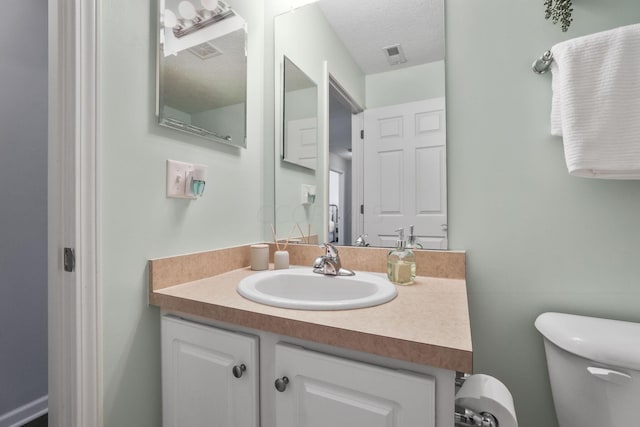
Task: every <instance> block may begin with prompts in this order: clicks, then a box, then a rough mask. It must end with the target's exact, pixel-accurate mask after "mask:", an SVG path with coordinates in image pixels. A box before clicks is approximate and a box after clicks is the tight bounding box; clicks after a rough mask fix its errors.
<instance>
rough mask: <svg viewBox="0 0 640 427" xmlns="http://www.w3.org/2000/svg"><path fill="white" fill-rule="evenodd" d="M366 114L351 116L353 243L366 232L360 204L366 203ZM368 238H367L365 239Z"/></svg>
mask: <svg viewBox="0 0 640 427" xmlns="http://www.w3.org/2000/svg"><path fill="white" fill-rule="evenodd" d="M363 131H364V114H363V113H358V114H354V115H353V116H351V203H352V204H351V243H352V244H353V243H355V241H356V239H357V238H358V237H359V236H361V235H362V234H363V233H364V215H363V214H361V213H360V212H361V211H360V206H362V205H364V196H363V190H364V182H363V181H364V140H363V139H362V138H360V135H361V132H363ZM365 240H366V239H365Z"/></svg>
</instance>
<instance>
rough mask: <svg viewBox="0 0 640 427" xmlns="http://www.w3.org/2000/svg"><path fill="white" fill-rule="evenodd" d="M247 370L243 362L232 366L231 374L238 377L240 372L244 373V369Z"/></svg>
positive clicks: (240, 374)
mask: <svg viewBox="0 0 640 427" xmlns="http://www.w3.org/2000/svg"><path fill="white" fill-rule="evenodd" d="M246 370H247V366H246V365H245V364H244V363H243V364H241V365H236V366H234V367H233V369H232V370H231V372H233V376H234V377H236V378H240V377H241V376H242V374H243V373H244V371H246Z"/></svg>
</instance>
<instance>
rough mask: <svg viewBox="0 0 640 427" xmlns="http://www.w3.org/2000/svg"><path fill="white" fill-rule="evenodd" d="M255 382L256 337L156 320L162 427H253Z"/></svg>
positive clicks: (256, 414)
mask: <svg viewBox="0 0 640 427" xmlns="http://www.w3.org/2000/svg"><path fill="white" fill-rule="evenodd" d="M241 365H244V366H245V367H246V370H244V371H242V369H241V368H240V366H241ZM236 366H237V367H238V368H236V371H235V374H234V367H236ZM240 374H241V375H240ZM236 375H239V376H240V377H239V378H236ZM258 378H259V372H258V339H257V338H256V337H252V336H247V335H243V334H239V333H233V332H227V331H223V330H220V329H216V328H213V327H210V326H205V325H201V324H198V323H194V322H188V321H185V320H182V319H178V318H175V317H171V316H163V317H162V404H163V409H162V415H163V426H164V427H169V426H170V427H200V426H203V427H204V426H207V427H257V426H258V425H259V421H258V420H259V412H258Z"/></svg>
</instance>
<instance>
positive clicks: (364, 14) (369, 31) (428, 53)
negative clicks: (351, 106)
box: [318, 0, 445, 74]
mask: <svg viewBox="0 0 640 427" xmlns="http://www.w3.org/2000/svg"><path fill="white" fill-rule="evenodd" d="M318 5H319V6H320V8H321V9H322V11H323V13H324V15H325V17H326V18H327V20H328V21H329V23H330V24H331V26H332V27H333V29H334V31H335V32H336V33H337V34H338V36H339V37H340V38H341V39H342V42H343V43H344V45H345V46H346V47H347V49H348V50H349V52H350V53H351V55H352V56H353V58H354V59H355V61H356V62H357V63H358V65H359V66H360V68H361V69H362V71H363V72H364V74H373V73H380V72H383V71H391V70H394V69H398V68H403V67H411V66H414V65H420V64H426V63H429V62H434V61H440V60H442V59H444V52H445V50H444V0H366V1H360V0H320V1H319V2H318ZM398 43H400V44H401V45H402V49H403V50H404V54H405V56H406V57H407V62H406V63H404V64H399V65H395V66H391V65H389V63H388V62H387V58H386V56H385V55H384V52H383V50H382V49H383V48H384V47H386V46H391V45H395V44H398Z"/></svg>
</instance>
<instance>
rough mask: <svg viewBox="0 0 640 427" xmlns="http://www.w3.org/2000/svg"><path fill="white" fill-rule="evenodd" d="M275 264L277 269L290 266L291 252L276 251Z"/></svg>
mask: <svg viewBox="0 0 640 427" xmlns="http://www.w3.org/2000/svg"><path fill="white" fill-rule="evenodd" d="M273 266H274V269H276V270H285V269H287V268H289V252H287V251H275V253H274V254H273Z"/></svg>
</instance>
